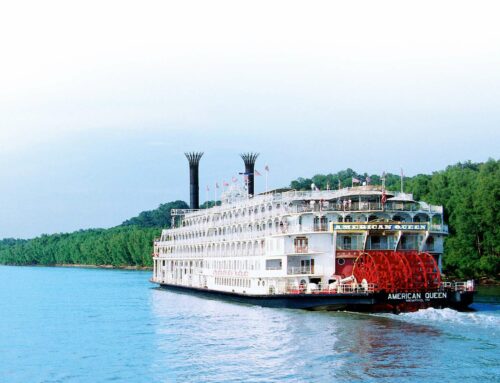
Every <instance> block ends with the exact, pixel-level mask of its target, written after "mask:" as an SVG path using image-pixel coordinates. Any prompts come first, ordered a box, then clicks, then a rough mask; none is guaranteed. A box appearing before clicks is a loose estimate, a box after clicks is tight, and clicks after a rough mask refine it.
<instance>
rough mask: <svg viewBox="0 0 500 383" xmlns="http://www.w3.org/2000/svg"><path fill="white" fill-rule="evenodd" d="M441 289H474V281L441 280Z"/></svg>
mask: <svg viewBox="0 0 500 383" xmlns="http://www.w3.org/2000/svg"><path fill="white" fill-rule="evenodd" d="M441 289H443V290H451V291H474V289H475V287H474V281H473V280H469V281H466V282H441Z"/></svg>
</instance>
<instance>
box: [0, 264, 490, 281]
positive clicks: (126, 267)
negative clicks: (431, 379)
mask: <svg viewBox="0 0 500 383" xmlns="http://www.w3.org/2000/svg"><path fill="white" fill-rule="evenodd" d="M0 266H34V267H65V268H80V269H106V270H136V271H153V267H150V266H132V265H124V266H114V265H86V264H75V263H58V264H55V265H10V264H0ZM446 279H448V280H459V278H446ZM474 282H475V284H476V286H500V280H495V279H492V278H486V277H483V278H480V279H478V280H474Z"/></svg>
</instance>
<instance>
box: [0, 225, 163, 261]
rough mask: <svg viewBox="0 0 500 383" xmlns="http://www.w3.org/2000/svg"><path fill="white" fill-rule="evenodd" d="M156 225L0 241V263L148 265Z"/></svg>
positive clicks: (155, 234) (155, 233)
mask: <svg viewBox="0 0 500 383" xmlns="http://www.w3.org/2000/svg"><path fill="white" fill-rule="evenodd" d="M158 234H159V229H156V228H141V227H138V226H130V227H115V228H112V229H107V230H106V229H90V230H80V231H76V232H73V233H67V234H52V235H42V236H40V237H37V238H34V239H31V240H13V239H4V240H1V241H0V263H3V264H9V265H63V264H66V265H98V266H101V265H113V266H116V267H120V266H137V267H146V266H151V252H152V242H153V239H154V237H155V236H158Z"/></svg>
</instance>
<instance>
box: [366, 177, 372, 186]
mask: <svg viewBox="0 0 500 383" xmlns="http://www.w3.org/2000/svg"><path fill="white" fill-rule="evenodd" d="M371 181H372V179H371V178H370V176H368V177H366V183H367V184H368V185H369V184H370V182H371Z"/></svg>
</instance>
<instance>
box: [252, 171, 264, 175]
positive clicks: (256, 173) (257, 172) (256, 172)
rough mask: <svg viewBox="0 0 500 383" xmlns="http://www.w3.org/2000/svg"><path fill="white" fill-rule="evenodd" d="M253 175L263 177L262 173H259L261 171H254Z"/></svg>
mask: <svg viewBox="0 0 500 383" xmlns="http://www.w3.org/2000/svg"><path fill="white" fill-rule="evenodd" d="M253 174H255V175H256V176H261V175H262V174H260V173H259V171H258V170H254V171H253Z"/></svg>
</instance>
